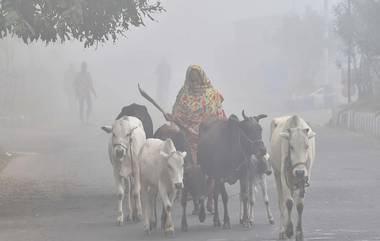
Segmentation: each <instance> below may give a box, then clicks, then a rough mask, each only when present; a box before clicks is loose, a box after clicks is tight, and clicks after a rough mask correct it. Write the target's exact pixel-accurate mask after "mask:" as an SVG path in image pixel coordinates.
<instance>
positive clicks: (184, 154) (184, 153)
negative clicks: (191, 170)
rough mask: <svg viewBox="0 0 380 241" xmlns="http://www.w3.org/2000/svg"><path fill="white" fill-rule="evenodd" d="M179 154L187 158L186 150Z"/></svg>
mask: <svg viewBox="0 0 380 241" xmlns="http://www.w3.org/2000/svg"><path fill="white" fill-rule="evenodd" d="M179 154H180V155H181V156H182V158H185V157H186V155H187V152H185V151H184V152H180V153H179Z"/></svg>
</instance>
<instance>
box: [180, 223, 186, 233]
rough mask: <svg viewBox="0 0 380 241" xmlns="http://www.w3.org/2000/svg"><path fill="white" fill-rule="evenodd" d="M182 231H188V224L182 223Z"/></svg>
mask: <svg viewBox="0 0 380 241" xmlns="http://www.w3.org/2000/svg"><path fill="white" fill-rule="evenodd" d="M181 231H182V232H187V225H183V224H182V225H181Z"/></svg>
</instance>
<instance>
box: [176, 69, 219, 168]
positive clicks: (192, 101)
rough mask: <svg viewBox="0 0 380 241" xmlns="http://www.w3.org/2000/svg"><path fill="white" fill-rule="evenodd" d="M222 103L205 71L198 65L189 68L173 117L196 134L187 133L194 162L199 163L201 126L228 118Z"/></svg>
mask: <svg viewBox="0 0 380 241" xmlns="http://www.w3.org/2000/svg"><path fill="white" fill-rule="evenodd" d="M222 102H223V96H222V95H221V94H220V93H219V92H218V91H217V90H216V89H215V88H214V87H213V86H212V85H211V82H210V80H209V79H208V78H207V76H206V73H205V72H204V70H203V69H202V68H201V67H200V66H198V65H191V66H189V68H188V69H187V72H186V80H185V84H184V86H183V87H182V89H181V90H180V92H179V93H178V95H177V100H176V103H175V104H174V107H173V113H172V115H173V117H174V118H175V119H176V121H178V122H180V124H182V125H183V126H185V127H187V128H189V129H191V130H193V132H194V134H189V133H186V138H187V140H188V142H189V144H190V147H191V155H192V157H193V160H194V162H197V161H196V159H197V149H198V148H197V146H198V139H199V125H200V124H201V123H202V122H203V121H205V120H208V119H215V118H226V115H225V113H224V110H223V106H222Z"/></svg>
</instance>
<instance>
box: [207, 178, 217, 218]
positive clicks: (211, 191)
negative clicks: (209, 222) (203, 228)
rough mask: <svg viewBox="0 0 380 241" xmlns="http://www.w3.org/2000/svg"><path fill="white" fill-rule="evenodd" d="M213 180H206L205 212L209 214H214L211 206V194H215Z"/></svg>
mask: <svg viewBox="0 0 380 241" xmlns="http://www.w3.org/2000/svg"><path fill="white" fill-rule="evenodd" d="M214 189H215V180H214V179H212V178H211V177H208V178H207V205H206V206H207V207H206V208H207V211H208V212H209V213H211V214H212V213H214V210H213V205H212V200H213V197H214V196H213V194H214V192H215V190H214Z"/></svg>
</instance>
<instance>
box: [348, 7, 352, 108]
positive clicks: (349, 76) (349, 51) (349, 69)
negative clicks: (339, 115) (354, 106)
mask: <svg viewBox="0 0 380 241" xmlns="http://www.w3.org/2000/svg"><path fill="white" fill-rule="evenodd" d="M347 9H348V17H349V22H350V29H351V28H352V13H351V0H347ZM351 55H352V30H350V34H349V40H348V51H347V98H348V103H351V77H352V76H351Z"/></svg>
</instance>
